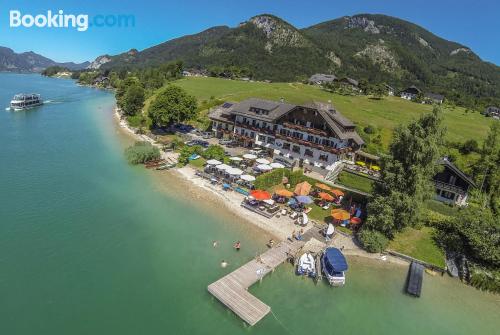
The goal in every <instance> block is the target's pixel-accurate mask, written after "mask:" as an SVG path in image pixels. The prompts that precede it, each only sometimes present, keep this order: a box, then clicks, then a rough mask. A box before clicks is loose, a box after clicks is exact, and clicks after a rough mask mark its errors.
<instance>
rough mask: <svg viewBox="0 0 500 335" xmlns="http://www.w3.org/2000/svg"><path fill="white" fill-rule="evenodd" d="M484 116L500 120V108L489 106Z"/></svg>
mask: <svg viewBox="0 0 500 335" xmlns="http://www.w3.org/2000/svg"><path fill="white" fill-rule="evenodd" d="M483 114H484V115H486V116H491V117H492V118H495V119H500V108H498V107H495V106H489V107H487V108H486V109H485V110H484V112H483Z"/></svg>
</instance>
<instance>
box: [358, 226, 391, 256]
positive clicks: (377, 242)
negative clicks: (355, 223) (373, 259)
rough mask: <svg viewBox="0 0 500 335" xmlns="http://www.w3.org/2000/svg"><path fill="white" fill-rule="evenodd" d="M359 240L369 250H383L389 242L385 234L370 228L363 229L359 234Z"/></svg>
mask: <svg viewBox="0 0 500 335" xmlns="http://www.w3.org/2000/svg"><path fill="white" fill-rule="evenodd" d="M358 240H359V241H360V242H361V244H362V245H363V248H364V249H365V250H366V251H368V252H382V251H384V250H385V248H386V247H387V244H388V243H389V239H387V237H385V235H384V234H382V233H380V232H378V231H376V230H370V229H362V230H361V231H360V232H359V234H358Z"/></svg>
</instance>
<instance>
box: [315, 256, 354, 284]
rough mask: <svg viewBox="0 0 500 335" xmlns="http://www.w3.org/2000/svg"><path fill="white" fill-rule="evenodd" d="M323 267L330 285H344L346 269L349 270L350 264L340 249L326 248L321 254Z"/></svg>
mask: <svg viewBox="0 0 500 335" xmlns="http://www.w3.org/2000/svg"><path fill="white" fill-rule="evenodd" d="M321 268H322V270H323V273H324V274H325V277H326V279H327V280H328V282H329V283H330V285H332V286H343V285H344V284H345V271H347V268H348V266H347V261H346V259H345V257H344V255H343V254H342V252H341V251H340V250H339V249H337V248H326V250H325V252H324V253H323V255H322V256H321Z"/></svg>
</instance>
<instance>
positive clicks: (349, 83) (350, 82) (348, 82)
mask: <svg viewBox="0 0 500 335" xmlns="http://www.w3.org/2000/svg"><path fill="white" fill-rule="evenodd" d="M339 83H340V84H341V85H343V86H346V87H350V88H351V89H352V90H354V91H359V82H358V81H357V80H356V79H352V78H349V77H344V78H342V79H340V80H339Z"/></svg>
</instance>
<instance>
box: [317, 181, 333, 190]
mask: <svg viewBox="0 0 500 335" xmlns="http://www.w3.org/2000/svg"><path fill="white" fill-rule="evenodd" d="M314 186H316V187H317V188H319V189H321V190H323V191H331V190H332V188H331V187H330V186H328V185H325V184H322V183H317V184H316V185H314Z"/></svg>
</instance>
